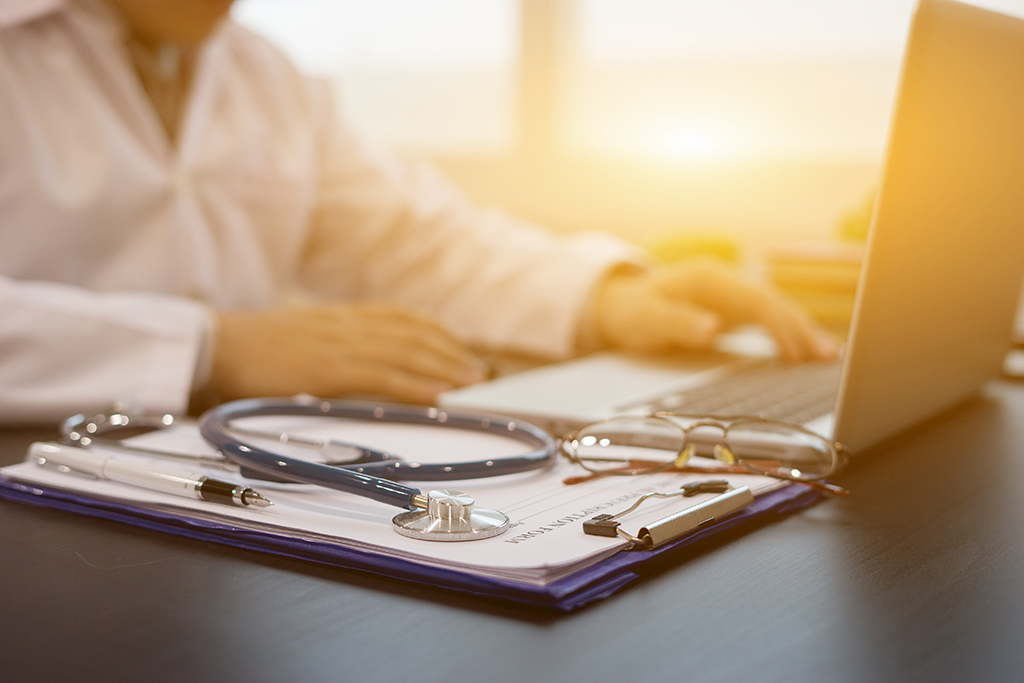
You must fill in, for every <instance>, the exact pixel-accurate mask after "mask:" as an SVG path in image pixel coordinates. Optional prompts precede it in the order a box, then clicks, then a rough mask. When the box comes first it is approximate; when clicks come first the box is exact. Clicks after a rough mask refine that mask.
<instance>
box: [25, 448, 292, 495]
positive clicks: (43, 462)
mask: <svg viewBox="0 0 1024 683" xmlns="http://www.w3.org/2000/svg"><path fill="white" fill-rule="evenodd" d="M28 459H30V460H34V461H35V463H36V464H37V465H40V466H43V467H51V468H54V469H56V470H58V471H60V472H78V473H80V474H88V475H91V476H93V477H96V478H98V479H109V480H110V481H116V482H118V483H121V484H128V485H129V486H137V487H138V488H143V489H148V490H150V491H159V492H161V493H170V494H173V495H177V496H185V497H186V498H196V499H198V500H206V501H209V502H211V503H223V504H225V505H238V506H241V507H247V506H249V505H255V506H257V507H262V508H265V507H268V506H270V505H273V503H271V502H270V501H269V500H267V498H266V497H265V496H264V495H263V494H262V493H260V492H259V491H256V490H255V489H253V488H251V487H249V486H245V485H243V484H232V483H230V482H226V481H220V480H219V479H211V478H210V477H207V476H206V475H205V474H198V473H194V472H186V471H182V470H174V469H168V468H164V467H153V466H150V465H145V464H142V463H137V462H129V461H127V460H118V459H115V458H108V457H106V456H104V455H101V454H100V453H95V452H93V451H90V450H88V449H86V448H81V447H79V446H65V445H63V444H58V443H51V442H43V441H37V442H36V443H34V444H32V445H31V446H29V449H28Z"/></svg>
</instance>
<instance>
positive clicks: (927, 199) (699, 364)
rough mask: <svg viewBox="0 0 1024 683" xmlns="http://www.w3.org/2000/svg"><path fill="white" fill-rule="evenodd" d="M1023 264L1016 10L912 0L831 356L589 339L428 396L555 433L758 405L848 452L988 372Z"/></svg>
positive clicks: (1022, 51)
mask: <svg viewBox="0 0 1024 683" xmlns="http://www.w3.org/2000/svg"><path fill="white" fill-rule="evenodd" d="M1022 276H1024V20H1020V19H1016V18H1012V17H1009V16H1006V15H1003V14H999V13H996V12H992V11H988V10H984V9H979V8H977V7H973V6H970V5H965V4H962V3H958V2H953V1H951V0H921V2H920V4H919V5H918V8H917V11H916V13H915V16H914V20H913V22H912V26H911V30H910V37H909V39H908V43H907V48H906V51H905V54H904V59H903V67H902V74H901V80H900V87H899V91H898V94H897V98H896V106H895V110H894V113H893V117H892V122H891V124H890V131H889V141H888V147H887V152H886V158H885V163H884V167H883V173H882V177H881V185H880V188H879V191H878V195H877V200H876V203H875V209H874V214H873V216H872V222H871V227H870V229H869V233H868V240H867V246H866V252H865V259H864V263H863V266H862V269H861V275H860V280H859V283H858V288H857V295H856V301H855V304H854V311H853V317H852V320H851V326H850V333H849V336H848V339H847V343H846V346H845V349H844V352H843V357H842V360H841V361H839V362H836V363H833V364H823V363H809V364H803V365H793V366H785V365H783V364H781V363H780V362H778V361H772V360H770V359H767V358H765V356H766V355H767V354H766V353H764V352H763V351H762V352H759V351H758V348H757V340H756V338H743V337H737V338H732V339H728V338H727V339H725V340H724V341H725V342H726V343H725V346H726V347H729V345H730V344H731V347H730V348H721V349H720V350H719V352H716V353H707V354H682V353H681V354H678V355H675V356H674V357H656V358H655V357H640V356H629V355H625V354H618V353H599V354H595V355H592V356H588V357H583V358H580V359H576V360H572V361H568V362H565V363H558V364H554V365H549V366H544V367H541V368H538V369H535V370H531V371H526V372H523V373H518V374H514V375H509V376H506V377H501V378H498V379H495V380H492V381H489V382H485V383H483V384H479V385H475V386H471V387H465V388H461V389H456V390H453V391H450V392H447V393H445V394H443V395H442V396H441V399H440V403H441V405H444V406H448V407H458V408H467V409H475V410H483V411H489V412H497V413H502V414H507V415H513V416H518V417H520V418H522V419H525V420H528V421H530V422H533V423H535V424H538V425H539V426H542V427H544V428H547V429H548V430H550V431H552V432H553V433H556V434H560V433H563V432H565V431H567V430H568V429H572V428H575V427H578V426H581V425H582V424H585V423H588V422H592V421H596V420H600V419H603V418H606V417H610V416H612V415H618V414H644V413H647V412H649V411H651V410H656V409H662V410H666V409H667V410H673V411H675V412H685V413H713V414H760V415H763V416H765V417H772V418H775V419H789V420H790V421H797V422H799V423H801V424H804V425H806V426H808V427H809V428H811V429H813V430H814V431H816V432H818V433H820V434H822V435H823V436H826V437H829V438H832V439H834V440H835V441H838V442H840V443H842V444H843V446H844V448H845V449H846V450H847V451H848V452H851V453H854V454H856V453H858V452H861V451H863V450H865V449H868V448H869V447H871V446H873V445H875V444H877V443H879V442H881V441H883V440H885V439H887V438H889V437H891V436H893V435H895V434H897V433H899V432H901V431H903V430H905V429H907V428H909V427H910V426H912V425H915V424H917V423H920V422H922V421H923V420H925V419H926V418H928V417H930V416H933V415H935V414H937V413H939V412H941V411H943V410H945V409H947V408H949V407H951V406H953V405H955V404H957V403H960V402H962V401H963V400H965V399H967V398H968V397H970V396H972V395H974V394H976V393H977V392H978V391H979V390H980V389H981V387H982V386H983V385H984V384H985V382H987V381H988V380H990V379H992V378H994V377H996V376H998V375H999V373H1000V370H1001V367H1002V363H1003V360H1004V358H1005V356H1006V352H1007V351H1008V350H1009V348H1010V345H1011V330H1012V328H1013V321H1014V316H1015V311H1016V306H1017V301H1018V296H1019V294H1020V291H1021V284H1022ZM776 392H782V395H781V397H780V394H778V393H776ZM733 399H736V400H737V401H738V402H731V401H733ZM759 406H760V407H759ZM783 408H785V409H786V410H788V409H790V408H792V409H793V410H792V412H791V413H786V410H783Z"/></svg>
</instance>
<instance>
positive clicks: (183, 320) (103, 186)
mask: <svg viewBox="0 0 1024 683" xmlns="http://www.w3.org/2000/svg"><path fill="white" fill-rule="evenodd" d="M230 5H231V1H230V0H0V421H3V422H7V423H17V422H45V421H54V420H58V419H60V418H62V417H64V416H66V415H68V414H71V413H74V412H76V411H80V410H83V409H88V408H94V407H99V406H102V405H104V404H107V403H109V402H110V401H112V400H115V399H119V400H132V401H135V402H137V403H138V404H140V405H142V406H144V407H145V408H146V409H147V410H151V411H167V412H176V413H180V412H184V411H185V410H186V409H187V408H188V405H189V401H190V399H194V398H195V396H197V395H203V396H205V400H207V401H209V400H212V399H217V400H219V399H229V398H238V397H243V396H255V395H290V394H294V393H297V392H303V391H304V392H309V393H313V394H316V395H323V396H339V395H345V394H349V393H373V394H384V395H388V396H391V397H393V398H394V399H397V400H402V401H414V402H429V401H431V400H432V399H433V398H434V397H435V396H436V395H437V394H438V393H439V392H441V391H443V390H445V389H448V388H450V387H453V386H458V385H463V384H467V383H472V382H475V381H479V380H480V379H483V377H484V376H485V373H486V368H485V367H484V365H483V364H482V363H481V362H480V361H479V360H478V359H477V358H476V357H475V356H474V355H473V354H472V353H471V352H470V351H469V350H468V346H470V345H475V346H483V347H489V348H495V349H505V350H510V351H517V352H525V353H531V354H537V355H541V356H547V357H550V358H562V357H566V356H569V355H572V354H574V353H578V352H580V351H584V350H590V349H595V348H599V347H618V348H625V349H638V350H663V349H699V348H704V347H706V346H707V345H708V344H709V343H711V341H712V339H713V337H714V336H715V335H716V334H717V332H718V331H719V330H721V329H723V328H725V327H727V326H729V325H733V324H738V323H743V322H748V321H753V322H761V323H763V324H764V325H765V326H766V327H767V328H768V329H769V330H770V331H771V332H772V334H773V335H774V336H775V337H776V339H777V340H778V341H779V345H780V348H781V350H782V353H783V354H784V355H785V356H786V357H787V358H790V359H793V360H799V359H807V358H827V357H831V356H833V355H834V354H835V352H836V346H835V343H834V342H833V340H832V339H831V338H830V337H829V336H828V335H826V334H825V333H823V332H822V331H821V330H819V329H818V328H817V327H816V326H815V325H814V324H813V323H812V322H811V321H810V319H809V318H808V317H807V316H806V314H804V313H803V312H802V311H801V310H800V309H798V308H797V307H796V306H794V305H793V304H792V303H790V302H789V301H787V300H785V299H783V298H782V297H780V296H779V295H777V294H776V293H774V292H772V291H769V290H766V289H763V288H760V287H757V286H755V285H753V284H750V283H748V282H746V281H745V280H743V279H741V278H739V277H737V276H736V275H735V274H733V273H732V272H730V271H728V270H725V269H723V268H721V267H718V266H715V265H711V264H706V263H702V264H696V265H691V266H687V267H678V268H668V269H662V270H650V269H648V268H646V267H645V265H644V263H643V258H642V256H640V255H638V254H636V253H635V252H634V250H633V249H632V248H630V247H628V246H627V245H625V244H623V243H620V242H618V241H616V240H613V239H611V238H609V237H606V236H602V235H592V234H584V235H575V236H571V237H555V236H553V235H551V234H549V233H547V232H545V231H544V230H542V229H540V228H539V227H536V226H533V225H530V224H527V223H524V222H522V221H518V220H516V219H513V218H511V217H509V216H507V215H504V214H502V213H499V212H494V211H482V210H479V209H477V208H475V207H473V206H471V205H470V204H469V203H467V202H466V201H465V199H464V198H463V197H462V196H460V195H459V193H458V192H457V191H455V190H453V189H452V188H451V187H450V186H448V185H447V184H445V182H444V181H443V180H442V179H441V178H439V177H438V176H437V175H436V174H435V173H434V172H432V171H431V170H429V169H426V168H421V167H415V166H411V165H408V164H406V163H403V162H401V161H399V160H397V159H396V158H394V157H393V156H390V155H388V154H386V153H385V152H382V151H381V150H379V149H376V148H374V147H373V146H372V145H370V144H368V143H367V142H366V141H364V140H362V139H360V138H358V137H357V136H355V135H354V134H353V133H352V131H350V130H349V129H348V128H347V127H346V126H345V125H344V124H343V123H341V122H340V119H339V117H338V116H337V114H336V112H335V110H334V109H333V105H332V102H331V98H330V95H329V92H328V91H327V89H326V88H325V87H324V86H323V85H322V84H321V83H319V82H317V81H314V80H312V79H309V78H306V77H304V76H303V75H302V74H300V73H298V72H297V71H296V70H295V68H294V67H293V66H292V65H291V64H290V63H289V62H288V61H287V59H286V58H285V57H284V56H282V55H281V54H280V53H279V52H278V51H277V50H275V49H274V48H273V47H271V46H270V45H268V44H267V43H266V42H264V41H263V40H262V39H260V38H259V37H258V36H255V35H253V34H252V33H250V32H249V31H247V30H246V29H244V28H242V27H240V26H238V25H236V24H234V23H233V22H231V20H230V18H229V17H228V10H229V8H230Z"/></svg>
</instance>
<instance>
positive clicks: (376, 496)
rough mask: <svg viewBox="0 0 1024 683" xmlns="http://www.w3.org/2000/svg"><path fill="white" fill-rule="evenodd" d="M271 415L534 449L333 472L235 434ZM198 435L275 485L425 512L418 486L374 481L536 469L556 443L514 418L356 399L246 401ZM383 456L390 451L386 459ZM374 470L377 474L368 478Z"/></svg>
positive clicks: (211, 419)
mask: <svg viewBox="0 0 1024 683" xmlns="http://www.w3.org/2000/svg"><path fill="white" fill-rule="evenodd" d="M274 415H303V416H310V415H316V416H321V417H340V418H348V419H356V420H367V421H380V422H398V423H405V424H420V425H430V426H437V427H448V428H457V429H469V430H475V431H484V432H490V433H494V434H501V435H503V436H510V437H512V438H515V439H518V440H520V441H525V442H528V443H530V444H531V445H534V446H535V447H536V448H535V449H534V450H532V451H530V452H529V453H525V454H522V455H518V456H512V457H509V458H494V459H490V460H480V461H472V462H464V463H451V464H421V463H408V462H403V461H400V460H394V459H392V458H389V457H383V458H382V459H381V460H380V461H379V462H374V463H368V464H362V465H359V466H358V467H334V466H330V465H324V464H320V463H315V462H309V461H307V460H301V459H298V458H291V457H287V456H283V455H281V454H279V453H274V452H273V451H269V450H266V449H264V448H261V447H259V446H256V445H254V444H252V443H246V442H243V441H241V440H240V439H238V438H237V437H236V436H234V435H232V434H231V433H230V422H231V421H232V420H237V419H241V418H246V417H260V416H274ZM199 431H200V433H201V434H202V436H203V438H204V439H206V440H207V441H208V442H209V443H210V444H211V445H212V446H213V447H214V448H216V449H217V450H218V451H220V452H221V453H222V454H223V455H224V456H225V457H226V458H228V459H230V460H232V461H233V462H235V463H237V464H238V465H239V467H241V468H243V471H250V472H256V473H258V474H259V475H260V476H262V477H264V478H268V479H271V480H276V481H288V482H297V483H303V484H314V485H317V486H324V487H327V488H331V489H335V490H338V491H344V492H347V493H354V494H356V495H359V496H364V497H366V498H370V499H371V500H376V501H378V502H381V503H385V504H388V505H395V506H398V507H403V508H407V509H410V510H411V509H415V508H418V507H422V505H419V504H417V503H414V502H413V497H414V496H419V497H420V498H419V501H422V500H423V497H422V493H421V492H420V490H419V489H416V488H413V487H411V486H406V485H404V484H401V483H398V482H395V481H392V480H390V479H384V478H382V477H378V476H374V475H375V474H382V475H384V476H391V477H395V478H398V477H400V476H405V477H407V478H415V479H417V480H422V481H443V480H451V479H474V478H479V477H488V476H496V475H501V474H512V473H515V472H524V471H528V470H533V469H538V468H540V467H543V466H546V465H548V464H550V463H551V462H552V461H553V459H554V456H555V450H556V446H555V441H554V439H552V438H551V436H550V435H548V434H547V433H546V432H544V431H543V430H541V429H539V428H537V427H535V426H533V425H530V424H527V423H517V422H516V421H514V420H510V419H509V418H504V417H500V416H494V415H485V414H480V413H469V412H462V411H446V410H442V409H438V408H430V407H423V406H405V405H395V404H382V403H366V402H359V401H340V400H323V399H316V398H310V397H302V398H294V399H278V398H275V399H245V400H241V401H233V402H231V403H225V404H224V405H221V406H218V407H216V408H213V409H211V410H209V411H207V412H206V413H204V414H203V416H202V417H201V418H200V420H199ZM382 455H385V454H382ZM371 472H372V473H373V474H371Z"/></svg>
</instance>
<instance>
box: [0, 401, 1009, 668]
mask: <svg viewBox="0 0 1024 683" xmlns="http://www.w3.org/2000/svg"><path fill="white" fill-rule="evenodd" d="M46 436H48V434H46V433H45V432H35V433H33V432H27V431H17V432H12V431H8V432H4V433H0V463H3V464H7V463H12V462H16V461H18V460H20V459H21V457H22V455H23V453H24V449H25V446H26V445H27V444H28V443H29V442H30V441H31V440H33V439H35V438H40V437H46ZM838 480H839V481H840V482H841V483H843V484H844V485H846V486H849V487H850V488H851V489H852V490H853V496H851V497H850V498H849V499H847V500H831V501H827V502H825V503H823V504H820V505H818V506H817V507H815V508H812V509H811V510H807V511H804V512H801V513H799V514H796V515H794V516H791V517H789V518H787V519H785V520H783V521H781V522H777V523H774V524H770V525H762V526H761V527H760V528H756V529H747V530H745V531H736V532H730V533H727V534H723V535H721V536H720V537H718V538H716V539H715V540H714V541H713V542H710V543H706V544H704V545H702V546H698V547H697V548H696V549H693V550H686V551H684V552H683V553H682V554H680V555H678V556H676V557H674V558H672V560H671V561H666V562H662V563H661V564H660V565H659V566H658V567H656V568H653V569H652V570H651V571H649V572H648V573H647V574H646V575H645V576H644V578H643V579H642V580H641V581H640V582H638V583H637V584H634V585H633V586H632V587H630V588H628V589H627V590H625V591H624V592H622V593H620V594H619V595H616V596H614V597H612V598H611V599H609V600H606V601H604V602H601V603H598V604H596V605H593V606H591V607H588V608H586V609H584V610H582V611H580V612H578V613H574V614H570V615H559V614H553V613H550V612H542V611H534V610H528V609H522V608H517V607H512V606H508V605H505V604H502V603H498V602H489V601H483V600H476V599H472V598H468V597H463V596H459V595H456V594H453V593H449V592H443V591H438V590H433V589H428V588H420V587H416V586H411V585H408V584H403V583H398V582H393V581H390V580H388V579H386V578H381V577H375V576H372V575H366V574H359V573H355V572H351V571H343V570H337V569H331V568H325V567H321V566H317V565H313V564H308V563H303V562H299V561H293V560H289V559H284V558H278V557H272V556H266V555H261V554H259V553H255V552H249V551H245V550H239V549H232V548H225V547H221V546H217V545H213V544H208V543H204V542H201V541H196V540H189V539H183V538H177V537H174V536H169V535H165V534H161V533H158V532H151V531H146V530H143V529H138V528H135V527H130V526H126V525H121V524H117V523H114V522H105V521H100V520H95V519H88V518H84V517H78V516H75V515H72V514H69V513H64V512H59V511H54V510H48V509H41V508H34V507H31V506H27V505H21V504H16V503H10V502H5V501H0V680H4V681H12V682H13V681H49V680H68V681H85V680H97V681H100V680H102V681H164V680H199V681H206V680H218V681H252V682H256V681H268V682H275V683H280V682H287V683H297V682H299V681H361V682H362V681H400V680H409V681H417V682H419V681H468V682H475V681H517V682H521V681H539V682H548V681H571V682H572V683H580V682H584V683H597V682H603V681H616V682H618V681H659V682H660V681H664V682H669V681H684V682H687V683H690V682H694V681H723V682H725V681H728V682H730V683H732V682H734V681H787V682H789V681H794V682H795V681H808V682H819V681H830V682H845V681H851V682H854V681H856V682H858V683H861V682H872V683H875V682H886V681H928V682H943V681H972V682H974V681H1007V682H1008V681H1021V680H1024V496H1022V491H1024V385H1011V384H996V385H993V386H992V387H991V388H990V390H989V391H988V392H987V393H986V396H985V397H984V398H981V399H978V400H976V401H973V402H971V403H970V404H968V405H966V406H963V407H962V408H960V409H958V410H956V411H954V412H952V413H950V414H947V415H945V416H943V417H941V418H939V419H937V420H935V421H934V422H932V423H931V424H929V425H927V426H926V427H925V428H922V429H918V430H915V431H913V432H912V433H909V434H907V435H905V436H903V437H901V438H900V439H898V440H896V441H894V442H891V443H889V444H886V445H885V446H884V447H881V448H878V449H876V450H875V451H874V452H873V453H871V454H869V457H868V458H866V459H864V460H862V461H861V462H859V463H857V464H856V465H855V466H854V467H852V468H851V469H849V470H848V471H846V472H845V473H843V474H842V475H841V476H840V477H839V478H838Z"/></svg>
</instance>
